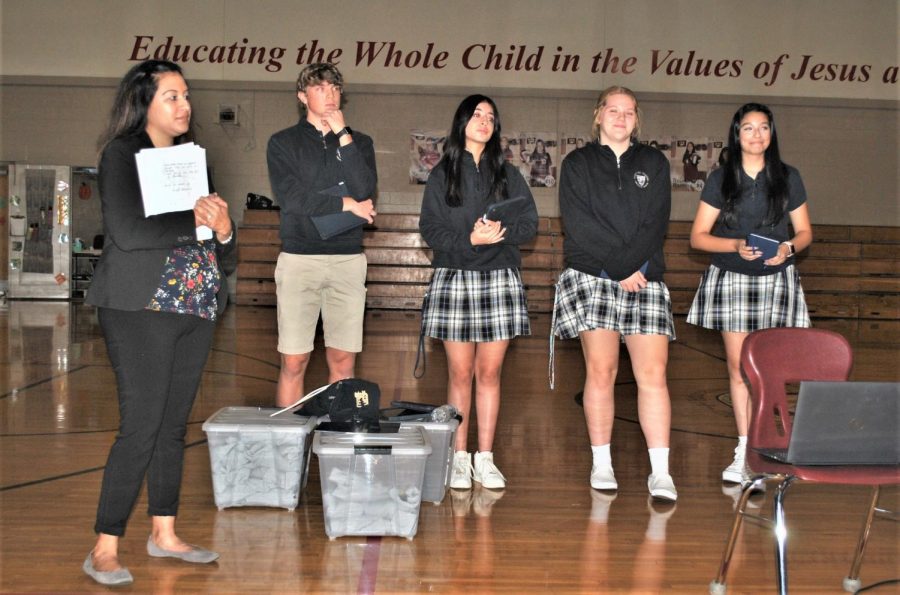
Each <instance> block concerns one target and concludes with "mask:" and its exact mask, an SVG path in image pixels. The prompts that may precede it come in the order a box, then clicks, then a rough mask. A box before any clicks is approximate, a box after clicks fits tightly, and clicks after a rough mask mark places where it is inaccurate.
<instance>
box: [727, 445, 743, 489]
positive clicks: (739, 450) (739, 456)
mask: <svg viewBox="0 0 900 595" xmlns="http://www.w3.org/2000/svg"><path fill="white" fill-rule="evenodd" d="M746 453H747V447H746V446H741V445H738V446H736V447H735V449H734V460H733V461H732V462H731V464H730V465H728V466H727V467H725V470H724V471H722V481H724V482H727V483H744V482H745V481H746V480H747V479H748V478H747V477H746V476H747V475H748V474H747V472H746V469H745V467H746V461H745V459H744V457H745V455H746Z"/></svg>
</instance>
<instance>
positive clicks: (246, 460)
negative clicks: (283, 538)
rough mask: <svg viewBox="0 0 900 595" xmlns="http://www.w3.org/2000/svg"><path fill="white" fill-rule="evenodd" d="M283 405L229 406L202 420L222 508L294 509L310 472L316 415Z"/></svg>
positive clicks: (215, 493) (220, 508)
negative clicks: (282, 407)
mask: <svg viewBox="0 0 900 595" xmlns="http://www.w3.org/2000/svg"><path fill="white" fill-rule="evenodd" d="M275 411H278V409H275V408H261V407H225V408H223V409H220V410H219V411H217V412H216V413H215V414H213V416H212V417H210V418H209V419H208V420H206V421H205V422H204V423H203V431H204V432H206V435H207V440H208V442H209V462H210V467H211V469H212V483H213V495H214V497H215V501H216V507H218V509H219V510H222V509H224V508H229V507H232V506H271V507H274V508H286V509H288V510H294V509H295V508H297V502H298V501H299V499H300V490H301V489H302V488H303V487H305V486H306V478H307V474H308V472H309V450H310V447H311V444H312V440H309V436H310V434H312V432H313V430H314V429H315V427H316V418H315V417H302V416H299V415H292V414H285V415H280V416H278V417H271V414H272V413H273V412H275Z"/></svg>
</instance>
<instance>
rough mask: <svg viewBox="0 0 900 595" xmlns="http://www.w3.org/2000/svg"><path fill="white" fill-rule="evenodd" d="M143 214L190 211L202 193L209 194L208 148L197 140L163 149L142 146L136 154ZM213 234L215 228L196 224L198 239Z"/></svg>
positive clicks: (147, 215) (146, 215) (208, 237)
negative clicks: (197, 142) (207, 175)
mask: <svg viewBox="0 0 900 595" xmlns="http://www.w3.org/2000/svg"><path fill="white" fill-rule="evenodd" d="M135 160H136V161H137V168H138V177H139V178H140V181H141V194H142V195H143V199H144V216H145V217H149V216H151V215H159V214H160V213H172V212H176V211H190V210H192V209H193V208H194V204H195V203H196V202H197V199H198V198H200V197H201V196H206V195H207V194H209V183H208V181H207V178H206V149H204V148H203V147H200V146H198V145H196V144H194V143H185V144H183V145H175V146H174V147H164V148H160V149H143V150H141V151H140V152H139V153H138V154H137V155H136V156H135ZM211 238H212V230H211V229H210V228H209V227H207V226H205V225H202V226H200V227H198V228H197V239H198V240H208V239H211Z"/></svg>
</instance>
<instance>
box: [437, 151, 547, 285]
mask: <svg viewBox="0 0 900 595" xmlns="http://www.w3.org/2000/svg"><path fill="white" fill-rule="evenodd" d="M444 163H445V162H444V161H441V162H440V163H438V164H437V165H436V166H435V167H434V169H433V170H432V171H431V175H430V176H428V182H427V184H426V185H425V195H424V197H423V198H422V212H421V215H420V216H419V231H420V232H421V234H422V237H423V238H424V239H425V241H426V242H427V243H428V245H429V246H430V247H431V248H432V249H433V250H434V256H433V257H432V259H431V264H432V266H433V267H435V268H448V269H462V270H467V271H493V270H499V269H509V268H519V267H520V266H522V255H521V253H520V252H519V244H524V243H525V242H528V241H529V240H531V239H532V238H533V237H534V236H535V234H537V221H538V215H537V208H536V207H535V206H534V198H533V197H532V196H531V190H530V189H529V188H528V184H526V183H525V179H524V178H523V177H522V174H520V173H519V170H517V169H516V168H515V167H513V166H512V165H510V164H509V163H504V165H503V166H504V167H505V168H506V188H507V196H508V197H509V198H515V197H517V196H524V197H526V198H528V200H527V201H526V203H525V206H524V207H523V208H522V212H521V214H520V215H519V217H518V218H517V219H516V221H515V222H514V223H513V224H511V225H509V226H508V227H507V229H506V236H505V237H504V238H503V241H501V242H499V243H497V244H489V245H480V246H473V245H472V242H471V241H470V239H469V237H470V235H471V234H472V227H473V226H474V225H475V221H476V220H477V219H478V218H479V217H481V216H482V215H484V213H485V211H486V210H487V206H488V205H489V204H490V203H492V202H495V200H494V199H492V198H491V197H490V191H491V180H490V178H489V175H488V172H487V168H480V169H479V168H476V167H475V160H474V159H473V157H472V154H471V153H469V152H468V151H467V152H466V153H465V155H464V156H463V165H462V177H463V180H462V181H463V183H462V204H461V205H460V206H458V207H451V206H449V205H448V204H447V200H446V195H447V172H446V170H445V169H444Z"/></svg>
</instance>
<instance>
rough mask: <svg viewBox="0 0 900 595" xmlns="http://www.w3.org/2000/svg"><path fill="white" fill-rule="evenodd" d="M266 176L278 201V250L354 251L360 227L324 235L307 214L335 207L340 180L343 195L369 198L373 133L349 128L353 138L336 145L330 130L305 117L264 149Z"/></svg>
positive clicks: (339, 199)
mask: <svg viewBox="0 0 900 595" xmlns="http://www.w3.org/2000/svg"><path fill="white" fill-rule="evenodd" d="M266 160H267V162H268V165H269V182H270V183H271V185H272V190H273V191H274V193H275V200H276V201H277V202H278V206H279V207H281V232H280V234H281V250H282V251H283V252H288V253H290V254H359V253H360V252H362V234H363V230H362V228H361V227H357V228H355V229H351V230H350V231H347V232H345V233H342V234H340V235H337V236H334V237H332V238H329V239H328V240H323V239H322V238H321V237H320V236H319V233H318V231H316V228H315V226H314V225H313V223H312V219H310V217H311V216H313V215H330V214H333V213H340V212H341V211H342V210H343V208H344V202H343V199H342V197H341V196H338V195H336V194H333V193H330V192H329V190H330V189H333V188H334V187H335V186H337V185H338V184H339V183H340V182H343V183H344V185H345V189H346V194H344V196H350V197H352V198H354V199H356V200H357V201H363V200H366V199H368V198H372V199H374V197H375V186H376V184H377V182H378V174H377V172H376V170H375V148H374V146H373V144H372V139H371V138H369V137H368V136H366V135H365V134H363V133H362V132H359V131H357V130H354V131H353V142H352V143H350V144H348V145H346V146H344V147H341V146H340V143H339V141H338V138H337V136H335V135H334V133H333V132H330V131H329V132H328V134H325V135H323V134H322V133H321V132H319V131H318V130H316V128H315V126H313V125H312V124H310V123H309V122H308V121H307V120H306V119H305V118H304V119H302V120H300V122H299V123H297V124H296V125H295V126H291V127H290V128H286V129H284V130H282V131H280V132H276V133H275V134H273V135H272V138H270V139H269V145H268V148H267V150H266Z"/></svg>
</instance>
